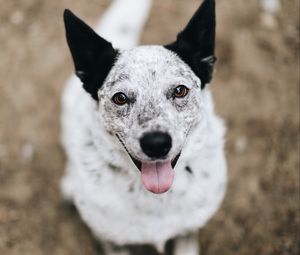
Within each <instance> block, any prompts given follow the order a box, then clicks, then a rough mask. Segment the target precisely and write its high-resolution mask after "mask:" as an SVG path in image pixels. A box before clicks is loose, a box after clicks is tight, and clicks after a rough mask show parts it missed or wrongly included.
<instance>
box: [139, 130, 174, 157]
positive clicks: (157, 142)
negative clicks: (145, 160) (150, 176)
mask: <svg viewBox="0 0 300 255" xmlns="http://www.w3.org/2000/svg"><path fill="white" fill-rule="evenodd" d="M140 145H141V148H142V150H143V152H144V153H145V154H146V155H147V156H149V157H150V158H162V157H164V156H166V155H167V154H168V152H169V151H170V149H171V147H172V138H171V136H170V135H169V134H167V133H162V132H149V133H146V134H145V135H144V136H143V137H142V138H141V139H140Z"/></svg>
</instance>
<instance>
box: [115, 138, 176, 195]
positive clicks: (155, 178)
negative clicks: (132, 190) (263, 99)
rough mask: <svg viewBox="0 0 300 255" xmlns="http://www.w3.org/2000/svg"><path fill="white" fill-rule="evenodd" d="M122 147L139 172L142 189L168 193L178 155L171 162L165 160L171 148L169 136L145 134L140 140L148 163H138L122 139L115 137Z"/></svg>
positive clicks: (156, 192)
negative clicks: (148, 158)
mask: <svg viewBox="0 0 300 255" xmlns="http://www.w3.org/2000/svg"><path fill="white" fill-rule="evenodd" d="M116 136H117V138H118V140H119V141H120V143H121V144H122V145H123V147H124V148H125V150H126V151H127V153H128V155H129V156H130V158H131V159H132V161H133V163H134V164H135V165H136V167H137V168H138V169H139V170H140V171H141V177H142V182H143V184H144V187H145V188H146V189H147V190H149V191H151V192H153V193H155V194H161V193H164V192H166V191H168V190H169V189H170V188H171V186H172V183H173V179H174V170H173V168H174V167H175V165H176V163H177V161H178V159H179V157H180V153H179V154H178V155H176V157H175V158H173V159H172V160H169V159H165V156H166V155H167V154H168V153H169V151H170V149H171V147H172V139H171V136H170V135H169V134H167V133H161V132H151V133H146V134H145V135H144V136H143V137H142V138H141V139H140V145H141V148H142V150H143V152H144V153H145V154H146V155H147V156H148V157H150V158H151V160H148V161H140V160H138V159H136V158H134V157H133V156H132V155H131V154H130V153H129V151H128V149H127V148H126V146H125V144H124V142H123V141H122V139H121V138H120V137H119V136H118V135H116Z"/></svg>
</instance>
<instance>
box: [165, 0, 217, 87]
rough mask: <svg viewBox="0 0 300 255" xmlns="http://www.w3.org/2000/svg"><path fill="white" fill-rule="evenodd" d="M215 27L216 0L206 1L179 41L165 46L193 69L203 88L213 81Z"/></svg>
mask: <svg viewBox="0 0 300 255" xmlns="http://www.w3.org/2000/svg"><path fill="white" fill-rule="evenodd" d="M215 27H216V14H215V0H204V2H203V4H202V5H201V6H200V7H199V9H198V10H197V12H196V13H195V14H194V16H193V17H192V19H191V20H190V21H189V23H188V24H187V26H186V27H185V29H184V30H183V31H182V32H181V33H179V34H178V36H177V40H176V41H175V42H173V43H171V44H169V45H165V48H167V49H169V50H171V51H173V52H175V53H176V54H177V55H178V56H179V57H180V58H181V59H182V60H183V61H185V62H186V63H187V64H188V65H189V66H190V67H191V68H192V70H193V71H194V73H195V74H196V75H197V76H198V77H199V78H200V80H201V82H202V84H201V87H202V88H204V87H205V85H206V84H207V83H209V82H210V81H211V79H212V74H213V67H214V63H215V61H216V57H215Z"/></svg>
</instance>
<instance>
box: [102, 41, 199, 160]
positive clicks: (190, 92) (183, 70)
mask: <svg viewBox="0 0 300 255" xmlns="http://www.w3.org/2000/svg"><path fill="white" fill-rule="evenodd" d="M98 97H99V113H100V114H101V116H102V119H103V121H104V123H105V126H106V129H107V130H109V132H111V133H113V134H116V135H117V136H118V137H119V139H121V140H122V142H123V144H124V145H125V146H126V149H127V150H128V152H129V153H130V155H131V156H132V157H133V158H135V159H137V160H139V161H140V162H142V161H151V160H173V159H175V158H176V156H177V155H179V154H180V151H181V149H182V147H183V144H184V142H185V138H186V136H187V134H188V132H189V130H190V128H191V126H192V124H193V123H194V122H195V121H196V120H197V119H198V116H199V113H200V111H201V83H200V79H199V78H198V77H197V76H196V75H195V74H194V73H193V71H192V70H191V68H190V67H189V66H188V65H187V64H185V63H184V62H183V61H182V60H181V59H180V58H179V57H178V56H176V55H175V54H174V53H173V52H171V51H169V50H167V49H165V48H164V47H161V46H141V47H137V48H135V49H132V50H128V51H125V52H123V53H121V54H120V56H119V58H118V60H117V61H116V63H115V65H114V67H113V68H112V70H111V72H110V73H109V75H108V77H107V79H106V82H105V83H104V85H103V87H102V88H101V89H100V90H99V91H98ZM151 133H152V134H153V136H152V139H155V133H156V134H158V135H157V137H158V136H159V135H161V138H160V139H164V138H163V135H162V134H165V135H166V137H167V135H169V137H170V145H169V146H170V148H169V151H167V150H168V149H167V148H165V150H164V151H161V152H160V151H159V149H160V147H161V146H158V148H155V151H154V152H152V153H151V152H148V151H147V149H144V148H143V147H142V146H143V142H142V141H143V140H142V138H143V137H144V136H145V135H147V134H151ZM150 139H151V138H150ZM157 139H158V138H157ZM166 139H167V138H166ZM152 154H153V155H152Z"/></svg>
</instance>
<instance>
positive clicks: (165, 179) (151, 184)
mask: <svg viewBox="0 0 300 255" xmlns="http://www.w3.org/2000/svg"><path fill="white" fill-rule="evenodd" d="M173 179H174V170H173V168H172V166H171V161H170V160H168V161H163V162H153V163H152V162H142V182H143V184H144V186H145V188H146V189H147V190H149V191H151V192H153V193H155V194H161V193H164V192H166V191H168V190H169V189H170V187H171V186H172V183H173Z"/></svg>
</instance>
